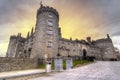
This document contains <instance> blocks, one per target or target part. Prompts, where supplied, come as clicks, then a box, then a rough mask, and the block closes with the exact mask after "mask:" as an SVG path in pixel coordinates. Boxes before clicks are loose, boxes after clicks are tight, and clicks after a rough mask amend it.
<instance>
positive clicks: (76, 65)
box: [37, 60, 92, 69]
mask: <svg viewBox="0 0 120 80" xmlns="http://www.w3.org/2000/svg"><path fill="white" fill-rule="evenodd" d="M90 62H92V61H88V60H73V68H74V67H78V66H81V65H85V64H87V63H90ZM45 67H46V64H40V65H38V67H37V68H39V69H45ZM65 68H66V61H65V60H64V61H63V69H65ZM52 69H54V63H52Z"/></svg>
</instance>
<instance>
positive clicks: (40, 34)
mask: <svg viewBox="0 0 120 80" xmlns="http://www.w3.org/2000/svg"><path fill="white" fill-rule="evenodd" d="M58 26H59V14H58V12H57V11H56V10H55V9H53V8H52V7H48V6H43V5H42V4H41V7H40V8H39V9H38V11H37V21H36V28H35V36H34V40H33V43H34V44H33V46H32V54H31V56H30V57H31V58H40V59H47V58H52V57H55V56H56V55H57V53H58V42H59V36H60V35H59V27H58Z"/></svg>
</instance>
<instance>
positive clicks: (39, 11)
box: [37, 5, 59, 19]
mask: <svg viewBox="0 0 120 80" xmlns="http://www.w3.org/2000/svg"><path fill="white" fill-rule="evenodd" d="M45 12H46V13H47V12H50V13H53V14H55V15H56V17H57V18H58V19H59V13H58V11H57V10H56V9H54V8H53V7H49V6H43V5H41V7H40V8H39V9H38V11H37V17H38V15H39V14H42V13H45Z"/></svg>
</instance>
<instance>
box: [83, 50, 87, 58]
mask: <svg viewBox="0 0 120 80" xmlns="http://www.w3.org/2000/svg"><path fill="white" fill-rule="evenodd" d="M86 57H87V51H86V50H85V49H83V59H86Z"/></svg>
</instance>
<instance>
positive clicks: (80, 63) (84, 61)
mask: <svg viewBox="0 0 120 80" xmlns="http://www.w3.org/2000/svg"><path fill="white" fill-rule="evenodd" d="M90 62H91V61H88V60H74V61H73V67H77V66H80V65H84V64H87V63H90Z"/></svg>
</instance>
